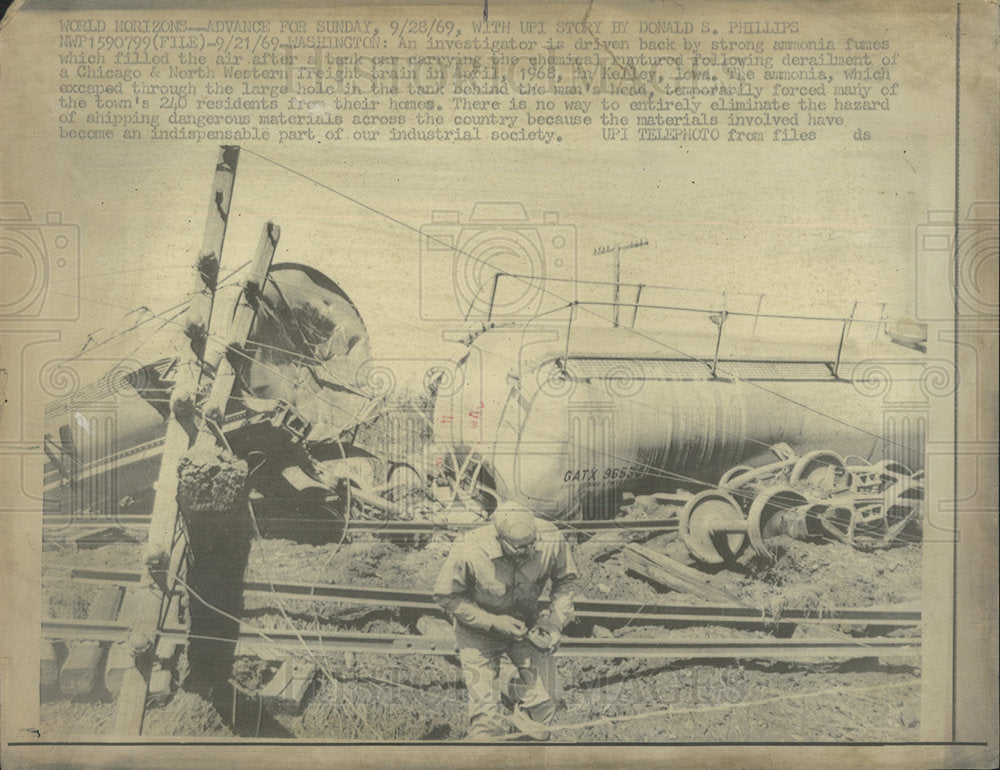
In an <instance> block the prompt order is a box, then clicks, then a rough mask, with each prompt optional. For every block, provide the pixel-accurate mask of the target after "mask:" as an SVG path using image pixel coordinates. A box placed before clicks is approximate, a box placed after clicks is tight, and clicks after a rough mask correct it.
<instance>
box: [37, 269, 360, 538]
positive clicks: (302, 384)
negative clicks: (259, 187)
mask: <svg viewBox="0 0 1000 770" xmlns="http://www.w3.org/2000/svg"><path fill="white" fill-rule="evenodd" d="M177 337H178V335H177V331H176V327H175V326H174V325H172V324H170V325H167V324H164V325H161V326H160V328H159V330H158V331H157V332H150V331H148V329H147V327H146V326H138V327H137V328H136V329H134V330H132V331H130V332H127V333H124V334H123V335H121V336H119V337H117V338H113V339H112V340H110V341H109V343H110V345H109V346H101V347H100V348H99V351H98V354H97V356H96V357H94V358H91V357H90V356H89V355H88V354H87V353H86V352H84V353H83V354H82V355H80V356H77V357H74V358H70V359H66V360H65V361H64V362H62V363H61V369H60V370H55V371H54V372H53V375H52V376H53V378H55V379H60V381H62V380H65V381H67V382H70V383H71V384H72V387H71V388H68V389H66V390H67V392H66V394H65V395H64V396H63V397H62V398H60V399H59V400H58V401H54V402H53V403H50V404H49V405H48V406H47V408H46V426H45V430H46V437H45V451H46V455H47V458H48V461H47V462H46V464H45V471H44V473H45V478H44V509H45V511H46V513H47V514H48V515H49V516H50V517H52V520H53V521H54V520H55V517H57V516H60V515H61V516H64V517H68V516H73V517H77V518H79V517H89V518H90V519H92V520H93V521H94V522H95V523H98V524H105V523H106V524H113V523H115V521H117V519H118V518H119V517H122V516H146V515H148V514H149V513H150V511H151V510H152V506H153V497H154V483H155V482H156V479H157V476H158V474H159V468H160V458H161V456H162V453H163V441H164V435H165V431H166V419H167V415H168V412H169V403H170V395H171V390H172V388H173V382H174V379H175V376H176V373H175V369H176V361H177V353H178V351H177V350H175V349H174V348H175V346H176V345H177ZM140 343H141V344H140ZM111 345H113V346H114V347H111ZM246 347H247V350H248V351H249V353H250V354H251V355H252V356H253V360H252V361H251V362H249V364H248V365H247V366H246V368H245V370H244V371H243V373H242V376H241V378H240V387H239V389H238V390H237V391H236V392H235V393H234V395H233V398H232V399H231V400H230V402H229V407H228V413H229V415H230V417H233V416H234V415H236V416H237V417H238V416H239V414H240V413H246V414H247V415H249V414H251V413H253V412H254V411H255V410H261V411H263V410H267V409H269V408H271V407H273V406H275V405H276V404H277V403H278V402H279V400H280V401H282V402H284V403H286V404H288V405H290V406H291V407H292V408H294V410H295V413H296V415H297V416H298V417H299V418H300V419H301V420H302V421H303V422H304V423H305V424H306V425H307V426H308V430H309V439H310V440H311V441H314V442H320V441H324V440H330V439H336V438H338V437H339V435H340V433H341V431H343V430H345V429H346V428H347V427H353V425H355V424H356V422H357V415H358V414H360V413H361V411H362V409H363V407H365V406H366V405H367V403H368V400H367V398H365V397H364V396H363V395H361V394H360V393H358V392H357V391H358V390H360V388H359V383H358V382H357V380H358V368H359V366H360V365H361V364H362V363H363V362H365V361H367V360H368V357H369V342H368V334H367V331H366V329H365V326H364V322H363V320H362V319H361V317H360V315H359V313H358V311H357V309H356V307H355V306H354V304H353V303H352V302H351V300H350V298H349V297H347V295H346V294H344V292H343V291H342V290H341V289H340V287H339V286H337V285H336V284H335V283H334V282H333V281H331V280H330V279H329V278H328V277H327V276H326V275H324V274H322V273H320V272H319V271H317V270H314V269H312V268H310V267H308V266H305V265H301V264H297V263H284V264H280V265H274V266H273V267H272V268H271V271H270V275H269V280H268V282H267V285H266V286H265V289H264V293H263V298H262V302H261V308H260V310H259V315H258V316H257V319H256V321H255V323H254V326H253V330H252V332H251V334H250V338H249V342H248V344H247V346H246ZM140 348H141V350H142V351H143V352H145V351H149V350H153V351H157V352H158V353H159V354H160V355H166V356H169V357H164V358H161V359H160V360H159V361H157V362H155V363H152V364H147V365H143V362H142V361H141V360H136V359H135V358H132V357H129V356H125V357H122V358H116V357H115V351H117V350H126V351H129V352H130V353H131V352H132V351H135V350H136V349H140ZM147 360H148V359H147ZM109 369H110V370H111V371H110V372H109V371H108V370H109ZM62 370H65V373H61V372H62ZM95 374H96V376H95ZM77 380H80V381H81V382H85V383H87V384H85V385H77V384H76V381H77ZM204 384H205V383H203V385H204ZM362 384H363V383H362ZM250 399H253V400H252V401H251V400H250ZM238 422H239V421H238V419H237V423H238ZM238 438H239V437H238V436H233V435H230V437H229V439H230V441H233V442H238ZM255 448H258V449H263V450H265V451H269V452H270V453H272V454H275V455H278V460H279V461H280V459H281V458H280V454H281V452H282V451H283V449H282V445H280V444H279V445H275V446H262V447H255Z"/></svg>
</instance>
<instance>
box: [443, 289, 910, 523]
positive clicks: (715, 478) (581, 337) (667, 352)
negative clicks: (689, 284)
mask: <svg viewBox="0 0 1000 770" xmlns="http://www.w3.org/2000/svg"><path fill="white" fill-rule="evenodd" d="M608 306H611V307H614V308H616V311H617V309H618V308H620V307H622V306H624V307H625V308H626V309H627V310H626V313H625V314H624V315H625V317H626V318H630V321H631V323H630V325H629V326H625V325H624V324H622V323H620V322H618V319H619V318H620V316H621V314H620V313H618V312H615V317H614V319H609V318H602V315H601V314H600V312H592V313H589V314H588V313H587V310H588V307H594V308H597V309H598V311H600V310H603V309H605V308H606V307H608ZM759 306H760V303H758V305H757V307H756V308H753V309H751V310H747V311H729V310H726V309H724V308H720V309H704V308H702V309H699V308H696V307H690V306H684V307H682V306H664V305H652V306H650V305H643V304H639V303H638V302H637V303H635V304H632V305H624V304H623V303H614V304H613V303H607V302H603V303H602V302H593V303H588V302H586V301H574V302H570V303H568V304H567V306H566V307H565V308H564V311H565V312H563V313H562V314H561V315H562V318H561V319H560V320H562V323H559V322H556V321H554V320H553V317H554V316H557V315H559V314H558V313H548V314H546V313H538V314H537V315H536V316H535V317H534V318H532V319H530V320H528V321H526V322H519V323H510V322H504V321H502V320H500V321H494V320H493V319H492V313H491V312H490V310H487V312H486V316H487V318H488V319H489V321H488V322H487V323H485V324H484V325H483V330H482V331H481V332H480V333H478V334H474V335H472V336H471V337H470V339H469V341H468V344H467V346H466V347H465V348H464V349H463V350H462V351H461V352H459V353H458V354H457V355H456V366H457V367H458V375H457V379H458V381H459V382H460V383H461V385H460V387H457V388H453V389H451V391H450V395H449V396H448V397H443V398H439V399H438V401H437V403H436V404H435V428H436V445H435V446H436V451H437V452H438V453H439V455H440V457H441V458H443V462H445V463H450V464H451V465H453V466H454V473H455V476H456V477H457V479H458V483H459V484H460V485H464V486H466V487H468V488H475V489H477V490H478V491H479V492H480V495H481V497H482V499H483V500H484V502H485V503H486V504H487V506H489V505H491V504H495V503H496V501H499V500H514V501H517V502H520V503H522V504H524V505H526V506H529V507H531V508H533V509H535V510H538V511H542V512H544V513H545V514H546V515H549V516H552V517H555V518H583V519H594V518H596V519H601V518H612V517H614V516H615V515H616V514H617V510H618V506H619V503H620V498H621V493H622V492H626V491H631V492H656V491H665V490H674V489H683V490H688V491H691V492H692V493H697V492H700V491H702V490H705V489H709V488H714V487H715V486H716V485H717V484H719V483H722V484H725V483H727V482H729V481H731V480H732V479H734V478H738V477H739V476H740V475H741V474H744V473H746V472H749V471H751V470H754V469H756V468H761V467H770V466H772V465H773V464H774V462H775V460H776V459H777V460H779V461H783V462H784V468H783V471H784V473H783V476H782V474H777V475H773V474H772V476H771V477H769V478H768V479H767V481H768V483H769V484H770V485H773V484H775V483H778V482H788V481H807V482H812V483H813V486H815V485H816V484H817V483H818V482H819V481H821V480H824V481H825V483H826V484H827V486H828V487H830V489H829V490H828V491H835V490H840V489H846V488H848V487H850V486H851V484H852V483H854V485H855V486H857V485H858V482H860V481H861V480H862V478H863V473H862V470H863V469H864V470H866V471H867V472H869V473H871V472H872V471H871V469H872V468H883V469H884V468H887V469H890V470H892V471H894V472H895V471H898V472H900V473H902V474H903V475H907V476H908V475H910V474H911V473H912V472H914V471H918V470H919V469H921V468H923V445H924V433H923V431H924V418H923V417H921V416H920V415H916V416H913V417H912V418H910V417H907V418H906V419H905V420H904V421H903V422H902V423H900V422H899V421H898V420H897V421H896V422H894V419H895V418H896V417H897V416H898V414H896V413H894V412H892V410H888V411H887V409H886V402H885V399H884V398H883V397H884V396H885V394H886V391H887V390H889V388H890V387H891V388H892V389H894V393H893V398H894V399H895V400H896V401H899V402H902V403H907V402H909V403H920V402H921V401H922V400H924V396H923V395H922V394H921V388H924V387H925V384H926V383H925V380H926V378H927V376H928V370H927V365H926V355H925V353H924V351H923V340H922V339H921V333H922V330H921V329H920V328H919V327H918V326H917V325H915V324H909V325H907V324H898V323H897V324H893V323H890V322H889V321H888V320H887V318H886V317H885V316H884V314H883V315H882V316H880V317H876V318H874V319H862V318H859V317H854V316H853V315H849V314H846V313H845V316H844V317H839V318H838V317H836V316H826V315H819V314H817V315H811V316H810V315H800V316H792V315H780V314H770V313H768V314H765V313H761V312H760V309H759ZM852 312H853V309H852ZM644 314H645V315H646V316H651V317H652V318H651V320H653V323H650V324H645V325H641V324H640V325H639V326H636V324H635V321H636V317H637V316H638V317H639V318H640V319H642V318H643V315H644ZM563 319H565V320H563ZM607 321H610V323H609V322H607ZM900 427H902V429H900ZM804 458H805V459H804ZM853 471H857V472H856V473H855V472H853ZM747 478H749V477H747ZM875 486H876V487H878V488H879V491H880V489H881V487H882V486H885V484H884V483H881V482H880V483H879V484H876V485H875ZM868 491H872V490H868Z"/></svg>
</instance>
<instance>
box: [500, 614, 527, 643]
mask: <svg viewBox="0 0 1000 770" xmlns="http://www.w3.org/2000/svg"><path fill="white" fill-rule="evenodd" d="M493 630H494V631H496V632H498V633H500V634H503V635H504V636H509V637H510V638H511V639H523V638H524V635H525V634H526V633H528V627H527V626H526V625H524V623H522V622H521V621H520V620H518V619H517V618H512V617H511V616H510V615H500V616H498V617H497V619H496V620H494V621H493Z"/></svg>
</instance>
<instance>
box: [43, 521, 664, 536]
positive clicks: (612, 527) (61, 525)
mask: <svg viewBox="0 0 1000 770" xmlns="http://www.w3.org/2000/svg"><path fill="white" fill-rule="evenodd" d="M552 523H553V524H555V525H556V526H557V527H558V528H559V529H561V530H564V531H577V532H607V531H616V530H621V531H640V532H654V531H662V532H676V531H677V518H676V517H669V518H662V519H602V520H594V521H560V520H553V522H552ZM261 524H262V525H266V526H268V528H275V529H282V528H288V529H293V528H294V529H312V530H314V531H320V530H322V529H323V528H335V529H337V530H342V529H343V527H344V522H338V521H333V520H330V519H307V518H295V519H292V518H288V519H283V518H267V519H262V520H261ZM482 525H483V522H481V521H476V522H467V523H451V522H437V521H388V520H385V521H384V520H381V519H351V520H349V521H348V522H347V531H348V532H378V533H381V534H391V535H420V534H434V533H436V532H465V531H467V530H470V529H475V528H476V527H481V526H482ZM148 527H149V516H120V517H116V518H114V519H79V518H74V517H70V516H46V517H45V519H44V521H43V523H42V534H43V536H44V535H45V534H46V533H48V534H49V535H51V534H55V533H57V532H61V531H71V530H80V529H93V530H99V529H138V530H142V529H148Z"/></svg>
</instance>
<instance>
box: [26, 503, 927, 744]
mask: <svg viewBox="0 0 1000 770" xmlns="http://www.w3.org/2000/svg"><path fill="white" fill-rule="evenodd" d="M666 512H667V509H659V510H658V511H655V512H643V511H635V510H633V511H631V512H630V513H631V515H644V514H646V513H649V514H650V515H652V513H655V514H656V515H658V516H663V515H664V514H665V513H666ZM635 539H636V537H635V536H634V535H629V534H626V533H622V532H620V531H616V532H609V533H603V534H600V535H597V536H595V537H592V538H589V539H584V540H583V541H581V542H578V543H576V544H575V546H574V553H575V557H576V560H577V564H578V567H579V571H580V575H581V588H580V593H581V595H582V596H583V597H586V598H589V599H612V600H613V599H620V600H622V601H628V602H651V603H655V602H657V601H670V602H672V603H681V602H690V603H693V604H697V603H699V600H698V599H697V598H696V597H692V596H690V595H687V594H683V593H679V592H668V591H667V589H665V588H664V587H662V586H657V585H655V584H653V583H652V582H650V581H648V580H646V579H643V578H642V577H640V576H638V575H635V574H634V573H631V572H629V571H628V568H627V566H626V564H625V562H624V560H623V557H622V556H621V553H620V548H621V547H622V546H623V545H624V544H625V543H627V542H629V541H630V540H635ZM642 542H643V544H644V545H645V546H646V547H648V548H651V549H653V550H654V551H658V552H660V553H663V554H666V555H669V556H671V557H673V558H675V559H677V560H679V561H681V562H683V563H685V564H693V562H691V560H690V557H689V556H688V555H687V551H686V549H685V548H684V546H683V544H682V543H680V542H679V540H678V539H677V537H676V535H673V534H663V535H659V536H656V537H653V538H642ZM772 546H775V547H776V548H777V550H778V552H779V554H780V555H779V558H778V560H777V563H776V564H773V565H770V564H766V563H762V562H760V561H759V560H757V559H755V558H754V557H751V556H744V557H742V558H741V560H740V563H739V564H738V565H736V567H735V568H734V569H724V570H723V569H719V570H712V571H710V572H705V573H704V574H706V576H707V577H708V579H709V580H710V581H711V583H712V585H713V586H716V587H718V588H721V589H723V590H726V591H728V592H730V593H731V594H733V595H734V596H735V597H737V598H738V599H739V600H740V601H742V602H744V603H746V604H748V605H750V606H753V607H756V608H759V609H761V610H762V611H766V612H768V613H770V614H773V615H780V613H781V611H782V610H784V609H795V610H808V611H810V612H812V613H814V614H816V615H818V616H821V615H822V614H823V613H824V612H826V611H828V610H829V609H831V608H834V607H875V606H879V607H881V606H886V605H899V604H912V603H918V602H919V599H920V593H921V586H920V577H921V566H920V565H921V551H920V548H919V546H917V545H913V544H911V545H905V546H901V547H896V548H891V549H887V550H883V551H875V552H871V553H863V552H860V551H856V550H854V549H852V548H850V547H847V546H845V545H842V544H839V543H827V544H822V545H819V544H812V543H800V542H797V541H794V540H791V539H787V538H782V539H780V540H778V541H773V542H772ZM449 547H450V538H448V537H444V536H435V537H434V538H431V539H430V540H429V541H426V540H425V541H424V542H421V543H420V544H419V545H416V544H414V543H413V542H412V541H411V542H395V541H392V540H390V539H388V538H386V537H380V536H378V535H374V536H372V535H365V536H361V535H357V536H351V535H350V533H349V537H348V539H347V541H346V542H345V543H344V544H342V545H339V546H337V545H325V546H312V545H303V544H298V543H294V542H291V541H288V540H259V539H258V540H255V541H254V542H253V543H252V544H251V547H250V550H249V557H248V563H247V568H246V579H248V580H256V581H265V582H266V581H269V580H270V581H282V582H310V583H313V582H315V583H337V584H347V585H365V586H380V587H392V588H404V589H409V590H420V591H429V590H430V588H431V586H432V584H433V581H434V578H435V577H436V575H437V572H438V570H439V569H440V567H441V564H442V562H443V560H444V558H445V556H446V555H447V552H448V549H449ZM139 554H140V546H138V545H136V544H125V543H117V544H112V545H107V546H104V547H100V548H95V549H86V550H84V549H81V550H72V549H63V550H58V549H52V550H47V551H46V552H45V554H44V564H45V570H44V579H43V589H44V601H45V603H46V605H47V608H48V611H49V613H50V614H51V616H53V617H86V610H87V606H88V603H89V601H90V600H91V599H92V597H93V592H94V590H95V587H94V585H93V584H85V583H79V582H78V581H70V580H67V579H66V576H67V574H68V573H67V569H68V568H69V567H70V566H74V567H90V568H95V569H97V568H101V569H117V570H137V569H138V567H139ZM278 604H279V601H278V600H277V599H275V598H271V597H268V596H266V595H259V594H258V595H254V596H252V597H248V599H247V601H246V604H245V606H244V619H246V620H247V621H248V622H250V623H253V624H254V625H257V626H258V627H261V628H274V627H282V626H285V625H286V623H287V621H286V619H285V616H286V615H287V616H288V617H290V618H292V619H293V622H294V623H295V625H296V626H298V627H302V628H318V629H330V630H346V629H358V630H364V631H374V632H383V633H416V626H415V623H416V620H417V618H418V616H419V615H420V613H419V612H418V611H415V610H409V611H407V610H394V609H391V608H370V607H360V606H357V605H336V604H331V603H325V602H322V603H321V602H308V601H302V600H295V601H285V602H284V603H282V604H281V609H283V610H284V612H283V613H282V612H281V611H280V610H279V609H278V608H277V607H278ZM842 630H843V631H844V632H849V633H853V632H854V631H857V629H850V628H844V629H842ZM590 632H591V629H590V628H589V627H584V626H583V625H582V624H579V623H578V624H574V625H571V626H570V627H569V628H568V629H567V633H568V634H570V635H585V634H587V633H590ZM605 632H606V633H608V634H613V635H614V636H620V637H624V636H633V635H637V636H683V637H685V638H705V639H708V638H735V637H738V636H741V635H748V634H749V635H752V636H764V635H765V634H764V632H762V631H756V632H751V631H737V630H733V629H727V628H722V627H714V626H700V627H689V628H672V629H663V628H653V627H643V626H638V625H635V624H632V625H629V626H626V627H625V628H621V629H616V630H613V631H608V630H607V629H602V630H600V633H602V634H604V633H605ZM836 632H837V631H836V629H830V628H828V627H827V628H824V629H820V630H819V631H816V630H815V629H810V628H809V627H808V624H807V623H805V624H801V625H800V628H799V629H798V630H797V631H796V633H797V634H799V633H805V634H809V633H822V634H823V635H826V636H829V635H831V634H832V633H836ZM897 633H902V634H909V633H913V631H910V630H906V631H901V632H897ZM864 652H865V651H864V648H863V645H859V656H858V658H857V659H855V660H851V661H844V662H832V661H831V662H816V663H791V662H780V661H753V660H744V661H731V660H725V661H724V660H719V661H714V660H707V661H706V660H699V661H684V660H670V659H642V658H631V659H623V658H618V659H593V658H577V659H572V658H560V659H559V662H558V668H559V678H560V686H561V698H562V708H561V709H560V712H559V714H558V715H557V717H556V724H557V726H556V728H555V730H554V732H553V740H566V741H638V742H643V741H666V742H670V741H688V742H690V741H694V742H699V741H704V742H719V741H735V742H740V741H912V740H918V739H919V713H920V661H919V658H918V657H917V656H914V659H912V660H908V659H894V660H893V661H891V663H890V662H889V661H885V660H884V661H881V662H880V661H879V660H878V659H876V658H873V657H870V656H866V655H865V654H864ZM300 657H301V658H302V659H303V660H308V661H311V662H313V663H315V664H316V665H317V670H318V675H317V676H316V678H315V680H314V681H313V683H312V685H311V686H310V688H309V691H308V692H307V695H306V697H305V699H304V703H303V706H302V707H301V708H299V709H295V710H288V709H279V708H277V707H271V706H268V705H264V704H263V703H262V702H261V700H260V699H259V698H258V697H257V693H258V692H259V690H258V689H256V688H259V687H260V686H261V685H262V684H263V683H265V682H266V681H267V679H268V678H269V677H270V676H271V675H273V673H274V671H275V670H276V667H277V663H276V662H273V661H256V660H238V661H237V663H236V666H235V667H234V672H233V675H234V679H235V680H236V681H237V682H238V683H239V685H240V687H241V688H242V690H241V693H240V694H239V695H238V697H236V698H235V699H234V701H233V704H232V707H231V708H219V707H218V706H213V705H212V704H211V703H209V702H208V701H207V700H205V699H204V698H202V697H201V696H199V695H198V694H196V693H195V692H194V691H193V690H197V687H195V686H192V683H190V682H189V683H187V684H186V685H185V687H184V688H182V689H181V690H179V691H178V692H177V694H176V695H174V697H173V698H172V699H171V700H170V701H169V702H168V703H167V704H166V705H163V706H159V707H155V708H150V709H149V710H148V711H147V720H146V726H145V729H144V734H145V735H147V736H153V735H169V736H178V735H185V736H192V737H195V736H219V735H227V734H236V735H240V736H246V737H254V736H259V737H285V738H309V739H314V740H335V741H336V740H446V741H448V740H458V739H461V738H462V737H463V736H464V734H465V732H466V729H467V725H468V722H467V718H466V715H465V692H464V685H463V684H462V681H461V672H460V669H459V668H458V666H457V661H456V660H454V659H453V658H451V657H444V656H420V655H413V656H384V655H376V654H361V653H358V654H355V653H346V654H343V653H339V654H336V655H331V656H327V657H325V658H314V657H311V656H310V654H309V653H308V652H307V651H305V650H304V651H303V653H302V655H301V656H300ZM42 695H43V697H42V703H41V730H42V738H43V739H57V738H66V737H70V736H74V737H80V736H91V737H96V736H101V735H106V734H107V733H108V731H109V729H110V726H111V724H112V723H113V721H114V702H113V698H112V697H111V696H110V695H109V694H107V693H103V694H96V695H91V696H87V697H86V698H78V699H77V700H68V699H65V698H62V697H61V696H59V695H58V693H52V692H49V693H43V694H42ZM226 712H228V713H226ZM234 712H235V715H236V716H237V719H236V720H234V719H233V717H234Z"/></svg>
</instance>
